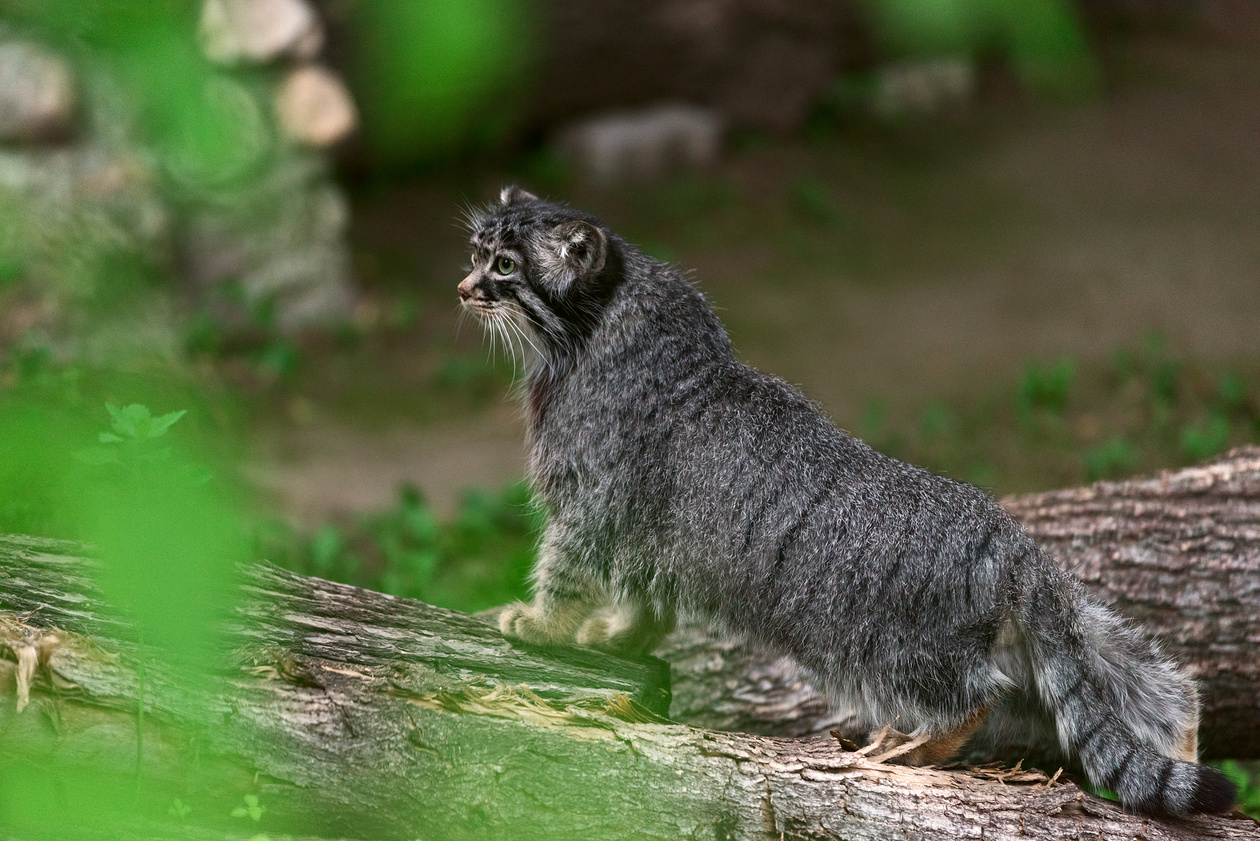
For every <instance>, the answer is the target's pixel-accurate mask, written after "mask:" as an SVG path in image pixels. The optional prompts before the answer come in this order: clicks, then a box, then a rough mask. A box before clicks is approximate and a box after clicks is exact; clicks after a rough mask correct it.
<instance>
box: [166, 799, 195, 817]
mask: <svg viewBox="0 0 1260 841" xmlns="http://www.w3.org/2000/svg"><path fill="white" fill-rule="evenodd" d="M166 813H167V814H168V815H170V816H171V817H172V818H179V819H180V820H181V821H182V820H183V819H184V818H186V817H188V816H189V814H191V813H192V807H191V806H189V805H188V804H187V803H185V802H184V801H183V800H180V799H179V798H178V797H176V798H175V799H174V800H172V801H171V806H170V808H169V809H167V810H166Z"/></svg>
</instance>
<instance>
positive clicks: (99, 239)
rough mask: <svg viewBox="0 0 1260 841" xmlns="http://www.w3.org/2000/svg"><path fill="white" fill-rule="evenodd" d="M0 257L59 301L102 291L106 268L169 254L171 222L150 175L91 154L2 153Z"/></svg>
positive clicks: (146, 169)
mask: <svg viewBox="0 0 1260 841" xmlns="http://www.w3.org/2000/svg"><path fill="white" fill-rule="evenodd" d="M0 217H2V218H0V250H2V251H3V253H4V255H5V258H6V259H9V260H16V261H18V262H19V263H20V265H21V266H22V272H23V275H24V276H26V277H27V278H28V279H29V280H31V281H32V282H33V283H34V284H35V285H36V286H38V287H40V288H43V289H46V290H48V291H49V293H50V294H53V295H55V296H59V297H67V298H81V297H84V296H90V295H92V294H94V293H95V292H98V291H100V290H99V286H100V284H102V283H106V282H108V281H107V279H106V277H105V276H106V275H107V274H108V272H107V271H103V270H104V269H106V268H107V267H110V266H115V267H116V266H121V265H139V264H141V263H143V264H149V265H154V264H158V263H161V262H162V261H163V259H164V258H165V257H166V256H167V255H169V253H170V248H169V243H170V235H171V227H172V226H171V216H170V212H169V211H168V209H167V207H166V204H165V202H164V201H163V200H162V197H161V195H160V193H159V190H158V183H157V179H156V178H155V177H154V174H153V171H152V168H151V167H150V166H149V165H147V164H146V163H145V162H144V161H142V160H141V159H139V158H134V157H132V158H128V157H120V156H118V155H115V154H112V153H110V152H107V151H105V150H102V149H99V148H95V147H83V148H69V149H58V150H53V151H42V150H25V151H13V152H0Z"/></svg>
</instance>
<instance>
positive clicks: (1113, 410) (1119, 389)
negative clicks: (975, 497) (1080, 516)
mask: <svg viewBox="0 0 1260 841" xmlns="http://www.w3.org/2000/svg"><path fill="white" fill-rule="evenodd" d="M1258 397H1260V381H1257V379H1256V377H1255V376H1254V375H1252V376H1251V377H1244V376H1242V375H1241V374H1240V373H1239V372H1237V371H1229V370H1227V371H1224V372H1221V373H1213V372H1211V371H1209V370H1203V369H1201V368H1198V367H1196V366H1193V365H1191V364H1190V363H1188V362H1186V361H1185V360H1183V359H1180V358H1178V357H1176V356H1175V355H1173V354H1172V353H1171V352H1170V351H1169V350H1168V348H1167V347H1166V344H1165V342H1164V341H1163V339H1162V338H1161V337H1159V336H1158V335H1156V334H1153V335H1151V336H1150V337H1148V339H1147V340H1146V341H1144V342H1143V343H1142V344H1141V345H1140V346H1139V347H1137V348H1122V349H1120V350H1118V351H1117V352H1116V353H1115V354H1114V359H1113V362H1112V364H1111V365H1110V366H1106V365H1102V366H1099V365H1097V364H1091V365H1088V366H1086V365H1083V364H1081V363H1079V362H1077V361H1076V360H1074V359H1071V358H1062V359H1059V360H1058V361H1056V362H1053V363H1049V364H1045V363H1039V362H1032V363H1029V364H1028V365H1027V366H1026V367H1025V369H1024V372H1023V373H1022V374H1021V375H1020V377H1019V378H1018V380H1016V381H1015V382H1014V383H1013V384H1010V385H1008V386H1006V387H1005V388H999V389H997V390H995V391H994V392H992V393H990V394H989V395H988V396H986V397H984V398H982V399H980V400H977V401H970V402H968V403H966V404H952V405H945V404H941V403H931V404H929V405H928V406H926V407H925V408H924V409H923V410H922V415H921V416H920V417H919V418H918V420H917V421H916V420H915V419H914V417H913V416H911V417H906V418H902V419H900V420H898V421H894V420H892V419H891V418H890V417H889V413H888V410H887V408H886V407H884V406H883V405H882V404H881V403H879V402H872V403H871V404H870V405H869V406H868V408H867V412H866V415H865V418H864V420H863V423H862V424H861V425H860V427H859V430H860V432H861V433H862V434H863V436H864V437H866V438H867V440H869V441H870V442H871V443H873V444H874V445H876V446H877V447H879V448H880V449H883V450H885V451H886V452H889V453H891V454H893V455H896V456H897V457H899V458H903V459H906V460H908V461H912V462H915V463H919V464H923V465H925V466H928V467H930V468H932V469H934V470H937V471H939V472H942V473H946V474H948V475H952V476H956V477H958V478H962V479H966V480H968V481H972V482H976V483H978V484H982V485H986V486H988V487H991V488H993V487H996V488H997V489H999V490H1000V491H1001V492H1020V491H1031V490H1040V489H1044V488H1050V487H1056V486H1066V485H1073V484H1078V483H1080V482H1085V481H1094V480H1097V479H1120V478H1124V477H1126V476H1131V475H1133V474H1135V473H1141V472H1145V471H1153V470H1157V469H1160V468H1166V467H1176V466H1179V465H1186V464H1192V463H1194V462H1198V461H1202V460H1204V459H1208V458H1211V457H1213V456H1216V455H1219V454H1220V453H1222V452H1224V451H1225V450H1227V449H1228V448H1230V447H1233V446H1238V445H1241V444H1247V443H1260V399H1257V398H1258Z"/></svg>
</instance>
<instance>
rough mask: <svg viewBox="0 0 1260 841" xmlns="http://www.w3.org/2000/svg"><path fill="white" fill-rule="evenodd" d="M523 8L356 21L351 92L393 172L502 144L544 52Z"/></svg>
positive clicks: (441, 6)
mask: <svg viewBox="0 0 1260 841" xmlns="http://www.w3.org/2000/svg"><path fill="white" fill-rule="evenodd" d="M529 8H530V6H529V5H528V4H526V3H524V2H521V0H427V1H426V2H424V3H417V2H413V0H371V2H367V3H362V4H360V6H359V7H358V12H357V14H356V15H355V16H354V20H353V23H354V32H353V37H354V43H353V44H352V51H353V55H352V56H351V67H350V83H351V86H352V87H353V89H354V94H355V98H356V99H357V100H358V102H359V104H360V106H361V108H362V109H363V137H364V141H365V142H366V144H367V146H368V148H369V151H370V152H371V154H372V155H373V157H374V160H375V163H376V165H377V166H378V167H379V168H380V169H382V170H386V171H388V170H390V169H395V168H399V167H406V166H411V165H416V164H420V163H430V162H432V161H434V160H437V159H441V158H445V157H448V156H450V155H452V154H454V153H457V152H466V151H469V150H479V149H480V150H484V149H486V148H488V147H491V146H493V145H495V144H497V143H499V142H501V141H502V140H503V137H504V133H505V132H506V130H507V128H508V125H509V121H510V118H511V117H512V116H513V107H514V102H515V99H516V97H514V96H512V94H513V93H519V92H520V90H521V84H522V82H523V81H524V77H525V75H526V74H525V71H526V70H527V68H528V61H529V59H530V57H531V55H533V54H535V53H536V52H537V51H538V49H539V45H538V44H536V43H535V39H534V29H533V26H532V21H531V20H530V16H529V14H528V11H529Z"/></svg>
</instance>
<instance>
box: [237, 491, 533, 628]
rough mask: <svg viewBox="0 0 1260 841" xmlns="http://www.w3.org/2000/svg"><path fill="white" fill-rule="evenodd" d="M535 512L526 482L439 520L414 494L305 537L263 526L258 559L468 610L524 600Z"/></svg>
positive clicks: (480, 497) (471, 498)
mask: <svg viewBox="0 0 1260 841" xmlns="http://www.w3.org/2000/svg"><path fill="white" fill-rule="evenodd" d="M539 526H540V514H539V513H538V512H537V510H536V509H535V507H534V506H533V504H532V503H531V501H530V493H529V489H528V487H527V486H526V485H525V484H524V483H518V484H515V485H512V486H509V487H508V488H507V489H505V490H504V491H502V492H500V493H498V494H489V493H482V492H473V493H469V494H468V495H467V496H466V497H465V498H464V501H463V503H462V504H461V506H460V508H459V511H458V512H457V513H456V515H455V516H454V517H453V518H450V519H447V520H443V519H442V518H439V517H438V515H437V514H436V513H435V512H434V511H433V509H432V508H431V507H430V506H429V505H428V504H427V503H426V502H425V500H424V497H423V496H422V495H421V494H420V493H419V492H418V491H417V490H415V489H414V488H410V487H404V488H402V489H401V490H400V492H399V497H398V503H397V504H396V505H395V507H393V508H391V509H389V510H387V511H383V512H380V513H375V514H369V515H364V516H360V517H357V518H355V519H354V520H352V521H349V522H344V521H343V522H337V523H325V524H323V525H321V526H320V527H319V528H317V529H315V530H314V531H313V532H310V533H309V534H306V535H304V534H302V533H299V532H296V531H294V530H293V529H291V528H289V527H288V526H286V525H285V524H283V523H276V522H271V523H267V524H263V525H262V526H260V527H259V528H258V530H257V533H256V540H257V543H258V551H257V554H258V555H259V556H260V557H266V558H269V559H270V560H273V561H276V562H278V563H281V564H283V565H285V566H288V567H289V568H291V569H294V570H297V571H299V572H305V573H309V574H313V575H318V576H320V577H321V578H329V579H332V580H335V581H345V582H347V583H351V584H357V585H360V586H364V587H369V588H371V589H374V590H380V591H382V592H385V593H390V594H392V595H396V596H406V597H411V598H418V599H422V600H424V601H426V602H429V603H431V604H437V605H441V606H444V607H452V608H457V609H461V610H466V611H476V610H482V609H484V608H488V607H493V606H495V605H498V604H503V603H505V602H507V601H511V600H512V599H515V598H519V597H521V596H522V595H523V594H524V592H525V580H526V576H527V575H528V573H529V569H530V567H531V566H532V564H533V559H534V540H535V536H536V534H537V531H538V528H539Z"/></svg>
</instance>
